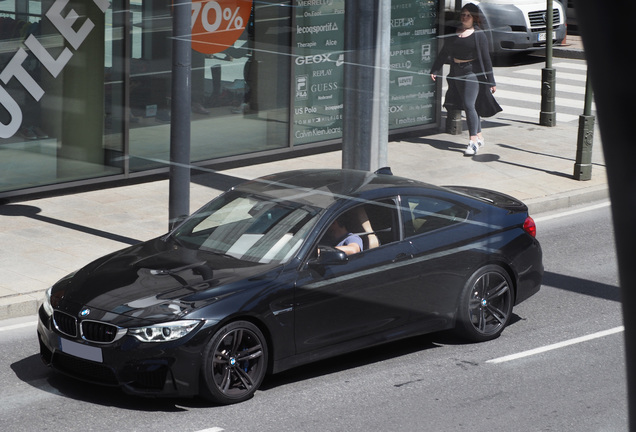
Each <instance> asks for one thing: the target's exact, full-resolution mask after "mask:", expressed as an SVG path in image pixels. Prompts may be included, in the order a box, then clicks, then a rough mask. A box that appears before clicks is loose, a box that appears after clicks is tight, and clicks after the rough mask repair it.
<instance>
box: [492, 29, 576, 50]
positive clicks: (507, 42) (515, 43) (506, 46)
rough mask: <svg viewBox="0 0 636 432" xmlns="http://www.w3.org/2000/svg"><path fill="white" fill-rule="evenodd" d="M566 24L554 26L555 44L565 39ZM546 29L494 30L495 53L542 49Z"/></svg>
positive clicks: (544, 42)
mask: <svg viewBox="0 0 636 432" xmlns="http://www.w3.org/2000/svg"><path fill="white" fill-rule="evenodd" d="M565 30H566V29H565V26H558V27H555V28H554V37H553V40H554V44H555V45H559V44H561V43H562V42H563V40H564V39H565ZM545 33H546V31H545V30H543V31H531V30H524V31H513V30H509V31H504V30H493V31H492V45H493V50H494V52H495V53H498V52H499V53H501V52H514V51H527V50H533V49H540V48H542V47H545V45H546V41H545V38H542V37H541V36H545Z"/></svg>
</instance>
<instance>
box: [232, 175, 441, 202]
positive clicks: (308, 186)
mask: <svg viewBox="0 0 636 432" xmlns="http://www.w3.org/2000/svg"><path fill="white" fill-rule="evenodd" d="M403 187H421V188H426V189H439V188H438V187H437V186H433V185H430V184H427V183H422V182H419V181H416V180H412V179H408V178H405V177H400V176H394V175H390V174H375V173H372V172H369V171H360V170H349V169H325V170H321V169H305V170H295V171H285V172H280V173H277V174H272V175H269V176H265V177H260V178H257V179H254V180H251V181H248V182H245V183H242V184H240V185H239V186H237V187H236V188H235V189H236V190H240V191H242V192H248V193H255V194H259V195H265V196H269V197H272V198H276V199H282V200H287V201H294V202H301V203H305V204H308V205H312V206H316V207H320V208H327V207H329V206H330V205H332V204H333V203H334V202H336V201H338V200H340V199H349V198H364V195H366V194H368V193H369V192H372V191H377V190H379V189H387V188H388V189H395V188H403Z"/></svg>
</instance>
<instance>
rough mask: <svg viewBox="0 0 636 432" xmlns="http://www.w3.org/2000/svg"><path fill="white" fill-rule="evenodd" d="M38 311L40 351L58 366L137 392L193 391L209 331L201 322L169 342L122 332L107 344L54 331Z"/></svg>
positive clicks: (175, 393) (79, 376)
mask: <svg viewBox="0 0 636 432" xmlns="http://www.w3.org/2000/svg"><path fill="white" fill-rule="evenodd" d="M38 317H39V319H38V329H37V333H38V340H39V344H40V356H41V358H42V361H43V362H44V363H45V364H46V365H48V366H51V367H52V368H53V369H54V370H56V371H58V372H61V373H63V374H65V375H68V376H70V377H73V378H76V379H79V380H82V381H86V382H90V383H94V384H99V385H106V386H115V387H121V388H122V390H123V391H125V392H126V393H130V394H134V395H139V396H194V395H197V394H198V393H199V373H200V368H201V359H202V352H203V349H204V347H205V344H206V343H207V339H208V336H207V335H209V331H208V330H207V329H206V326H205V325H204V326H202V327H201V328H200V329H198V330H195V331H193V334H189V335H187V336H186V337H184V338H182V339H179V340H176V341H172V342H165V343H142V342H140V341H138V340H137V339H136V338H134V337H132V336H124V337H123V338H121V339H120V340H117V341H116V342H113V343H110V344H94V343H88V342H86V341H85V340H82V339H72V338H69V337H68V336H65V335H63V334H61V333H60V332H58V331H57V329H55V328H54V325H53V320H52V318H51V316H49V315H48V314H47V313H46V312H45V310H44V308H43V307H40V309H39V311H38Z"/></svg>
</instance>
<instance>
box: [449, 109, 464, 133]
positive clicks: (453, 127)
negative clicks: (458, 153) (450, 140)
mask: <svg viewBox="0 0 636 432" xmlns="http://www.w3.org/2000/svg"><path fill="white" fill-rule="evenodd" d="M446 133H447V134H451V135H461V133H462V112H461V111H460V110H450V111H448V113H446Z"/></svg>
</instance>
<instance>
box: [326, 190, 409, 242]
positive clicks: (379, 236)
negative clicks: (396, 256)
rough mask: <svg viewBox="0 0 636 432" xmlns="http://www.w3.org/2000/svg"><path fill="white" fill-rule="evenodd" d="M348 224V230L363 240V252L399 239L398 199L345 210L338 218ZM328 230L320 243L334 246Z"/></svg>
mask: <svg viewBox="0 0 636 432" xmlns="http://www.w3.org/2000/svg"><path fill="white" fill-rule="evenodd" d="M336 221H340V222H341V223H342V224H345V225H346V228H347V229H346V231H347V232H349V233H352V234H355V235H356V236H359V237H360V238H361V240H362V244H363V248H362V252H364V251H367V250H370V249H375V248H377V247H379V246H382V245H385V244H388V243H391V242H393V241H395V240H397V239H399V235H400V233H399V229H398V226H399V224H398V216H397V205H396V201H394V200H392V199H388V200H382V201H369V202H367V203H365V204H361V205H357V206H355V207H353V208H350V209H348V210H346V211H345V212H343V213H342V214H341V215H339V216H338V217H337V218H336ZM329 234H330V233H329V230H328V232H327V233H326V234H325V235H324V236H323V238H322V239H321V240H320V241H319V244H320V245H325V246H332V247H333V246H334V244H332V243H334V242H335V240H336V239H332V238H330V236H329Z"/></svg>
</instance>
